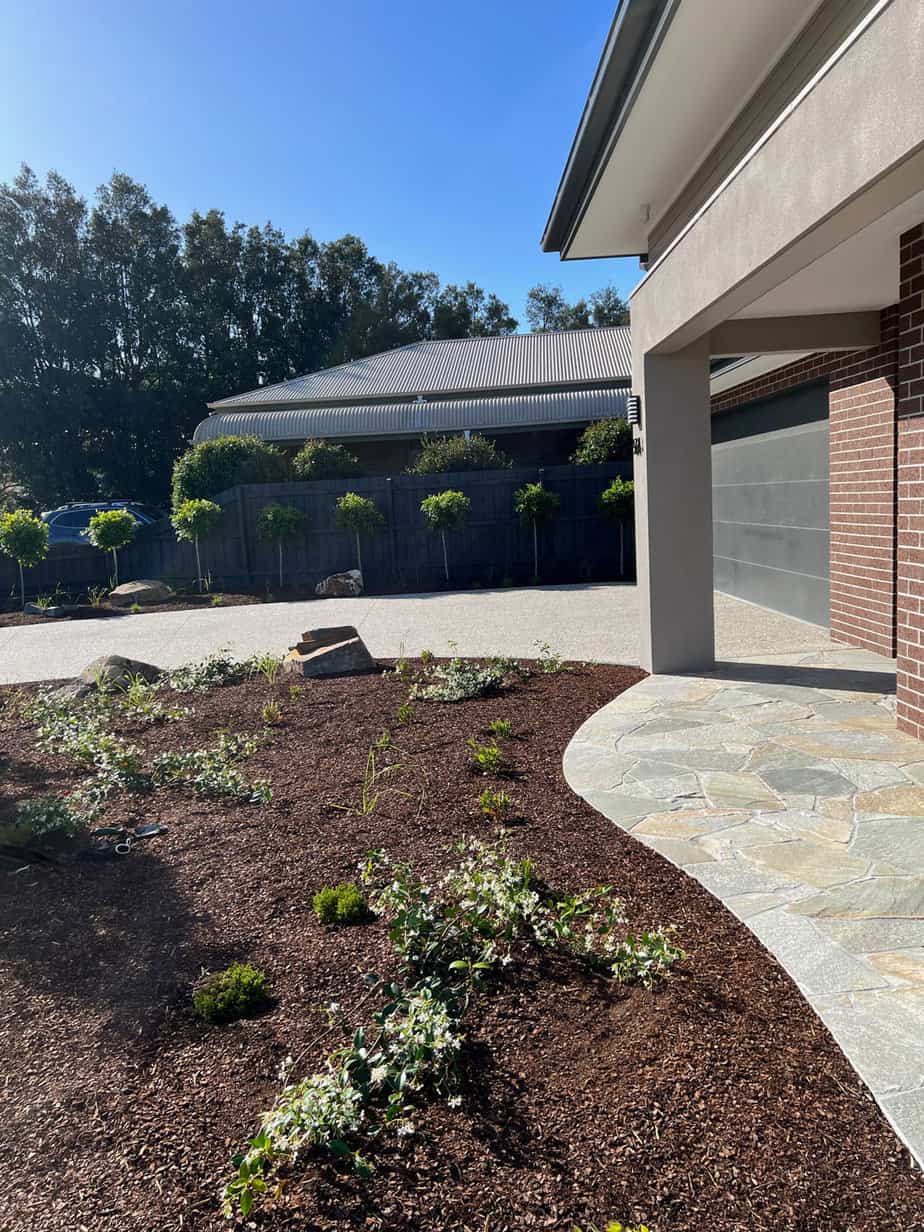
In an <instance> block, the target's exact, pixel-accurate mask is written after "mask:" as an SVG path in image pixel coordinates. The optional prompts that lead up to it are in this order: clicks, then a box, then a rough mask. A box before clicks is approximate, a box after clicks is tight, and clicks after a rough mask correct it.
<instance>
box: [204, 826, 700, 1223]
mask: <svg viewBox="0 0 924 1232" xmlns="http://www.w3.org/2000/svg"><path fill="white" fill-rule="evenodd" d="M458 851H459V854H460V855H461V857H462V859H461V860H460V862H459V863H458V865H457V866H456V867H455V868H453V869H452V870H451V871H450V872H449V873H447V874H446V876H445V877H444V878H443V879H442V880H441V881H440V882H439V884H438V885H437V886H436V887H433V886H430V885H428V884H427V883H426V882H425V881H423V880H422V879H421V878H420V877H419V876H417V874H416V873H415V872H414V870H413V869H412V868H411V867H410V865H408V864H403V863H392V862H391V861H390V860H389V859H388V858H387V857H386V856H385V855H384V854H383V853H382V852H374V853H372V854H371V855H370V856H369V857H367V859H366V861H365V862H364V863H363V865H362V866H361V868H360V875H361V878H362V881H363V884H364V885H365V886H366V887H367V890H368V894H369V902H370V905H371V906H372V908H373V909H374V910H375V911H377V912H379V913H381V914H382V915H384V916H385V917H386V918H387V919H388V924H389V936H390V938H391V941H392V944H393V945H394V948H395V951H396V953H397V955H398V958H399V975H398V980H397V982H396V983H390V984H385V983H383V982H382V981H380V980H379V977H378V976H376V975H370V976H367V977H366V978H367V980H368V982H369V983H370V984H371V986H372V991H380V992H381V993H382V994H383V995H384V996H385V997H386V1004H385V1005H384V1006H383V1007H382V1009H380V1011H379V1012H378V1013H377V1014H374V1015H373V1019H372V1026H371V1027H370V1028H368V1029H367V1028H365V1027H359V1028H357V1029H356V1030H355V1031H354V1032H353V1034H352V1038H351V1041H350V1043H349V1044H348V1045H346V1046H345V1047H343V1048H341V1049H338V1050H337V1051H335V1052H333V1053H331V1054H330V1056H329V1057H328V1059H327V1062H326V1064H325V1067H324V1069H323V1070H321V1071H320V1072H319V1073H316V1074H313V1075H311V1076H310V1077H308V1078H304V1079H302V1080H301V1081H298V1082H295V1083H290V1082H289V1081H288V1076H289V1070H288V1068H286V1070H285V1073H284V1075H283V1081H284V1084H285V1085H284V1086H283V1089H282V1091H281V1092H280V1095H279V1097H278V1099H277V1100H276V1102H275V1104H274V1105H273V1107H272V1108H271V1109H270V1110H269V1112H266V1113H264V1115H263V1117H262V1119H261V1124H260V1131H259V1133H258V1134H257V1136H256V1137H255V1138H254V1139H253V1140H252V1141H251V1142H250V1143H249V1145H248V1148H247V1150H246V1151H245V1152H243V1153H242V1154H240V1155H238V1156H235V1158H234V1165H235V1168H236V1173H235V1175H234V1177H233V1178H232V1179H231V1180H230V1181H229V1183H228V1185H227V1186H226V1188H225V1191H224V1204H225V1210H226V1212H227V1213H228V1214H229V1215H230V1214H233V1212H234V1210H235V1209H238V1210H240V1212H241V1214H242V1215H243V1216H244V1217H245V1218H246V1216H247V1215H248V1214H249V1213H250V1211H251V1210H252V1209H253V1206H254V1203H255V1202H256V1201H257V1200H258V1199H259V1198H260V1197H262V1196H264V1195H266V1194H267V1193H268V1191H269V1186H270V1183H271V1179H272V1177H273V1174H274V1173H275V1172H276V1170H277V1169H278V1168H279V1167H280V1166H281V1165H283V1164H287V1165H291V1164H292V1163H293V1162H294V1161H295V1160H296V1158H297V1157H298V1155H299V1154H300V1153H302V1152H304V1151H305V1150H308V1149H311V1148H318V1147H323V1148H326V1149H327V1150H329V1151H331V1152H332V1153H333V1154H334V1155H337V1156H344V1157H351V1158H352V1159H353V1164H354V1168H355V1169H356V1170H357V1171H358V1172H359V1173H360V1174H366V1173H368V1171H369V1165H368V1163H366V1161H365V1160H364V1159H363V1158H362V1156H361V1155H360V1154H359V1153H358V1151H357V1150H356V1149H355V1148H354V1147H353V1146H352V1145H351V1144H350V1141H349V1139H350V1138H351V1137H352V1138H355V1137H357V1136H362V1137H364V1138H367V1139H368V1138H373V1137H374V1136H375V1135H376V1134H379V1133H381V1132H382V1131H383V1130H385V1129H386V1128H393V1129H394V1130H395V1131H396V1132H397V1133H398V1134H408V1133H413V1132H414V1119H413V1117H414V1112H415V1108H416V1106H417V1104H418V1103H419V1101H420V1100H421V1099H424V1098H428V1097H431V1098H432V1097H433V1096H441V1097H443V1098H446V1099H447V1100H448V1101H449V1102H450V1103H451V1104H453V1105H455V1104H458V1103H459V1102H460V1097H459V1096H458V1094H457V1092H456V1087H457V1077H458V1075H457V1070H458V1056H459V1051H460V1049H461V1047H462V1043H463V1041H464V1035H463V1033H462V1027H461V1024H462V1019H463V1016H464V1014H465V1010H466V1008H467V1006H468V1003H469V1000H470V998H471V996H472V994H473V993H474V992H475V991H476V990H478V989H480V988H482V987H484V986H485V983H486V980H487V978H488V976H489V974H490V972H491V971H492V970H493V969H494V968H495V967H497V966H498V965H500V966H506V965H507V964H509V963H510V962H511V961H512V951H513V948H514V946H515V945H516V944H518V943H519V944H538V945H540V946H556V947H559V948H561V949H564V950H566V951H567V952H569V953H571V954H573V955H575V956H576V957H578V958H580V959H581V960H582V961H585V962H587V963H589V964H590V965H592V966H593V967H594V968H596V969H598V970H606V971H609V973H610V974H611V975H612V976H613V978H614V979H617V980H619V981H621V982H622V981H625V980H627V979H637V980H638V981H639V982H641V983H643V984H645V985H646V986H649V987H650V985H651V983H653V982H654V980H655V979H657V978H661V977H663V976H665V975H667V973H668V971H669V970H670V967H671V965H672V964H673V963H674V962H676V961H677V960H678V959H680V958H682V957H683V952H682V951H681V950H680V949H679V947H676V946H673V945H667V946H659V945H658V943H657V940H656V939H657V938H658V937H666V934H662V933H657V934H643V935H642V946H647V947H648V948H647V949H646V950H644V952H642V948H641V947H640V943H639V942H636V941H635V940H634V939H633V938H631V937H629V938H627V939H625V940H619V939H618V938H617V936H616V931H617V929H618V928H619V927H620V926H622V925H624V923H625V916H624V912H623V907H622V903H621V902H620V901H619V899H618V898H615V897H614V896H613V895H612V893H611V891H610V889H609V887H607V886H599V887H597V888H596V889H593V890H589V891H585V892H584V893H581V894H575V895H569V896H556V895H554V894H552V893H551V892H550V891H549V890H548V889H547V888H546V887H544V886H543V885H542V884H541V883H540V882H539V881H538V879H537V877H536V873H535V868H534V866H533V863H532V861H531V860H530V859H528V858H525V859H520V860H517V859H513V858H512V857H511V855H510V853H509V850H508V840H507V838H506V837H505V836H501V838H500V839H499V840H498V841H497V842H495V843H491V844H485V843H481V842H476V841H463V842H462V843H461V844H460V845H459V848H458ZM633 964H634V965H633ZM367 995H368V994H367ZM340 1012H341V1011H340V1006H339V1005H332V1006H329V1007H328V1014H329V1023H330V1025H331V1026H334V1025H335V1024H336V1022H337V1019H338V1015H339V1014H340Z"/></svg>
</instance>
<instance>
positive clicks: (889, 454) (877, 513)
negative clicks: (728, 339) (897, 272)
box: [828, 305, 899, 658]
mask: <svg viewBox="0 0 924 1232" xmlns="http://www.w3.org/2000/svg"><path fill="white" fill-rule="evenodd" d="M898 317H899V312H898V306H897V305H896V306H894V307H891V308H886V309H884V310H883V312H882V317H881V327H880V328H881V334H882V342H881V344H880V346H878V347H877V348H876V349H875V350H873V351H859V352H853V353H850V354H847V355H843V356H841V357H839V358H838V362H837V363H836V365H832V370H831V373H830V390H829V398H828V408H829V415H830V433H831V489H830V492H831V495H830V505H831V635H832V637H835V638H837V639H838V640H839V641H842V642H847V643H848V644H849V645H851V646H861V647H863V648H864V649H866V650H872V651H874V652H875V653H876V654H882V655H886V656H888V657H889V658H892V656H893V655H894V654H895V409H896V389H897V353H896V343H897V337H898V324H899V322H898Z"/></svg>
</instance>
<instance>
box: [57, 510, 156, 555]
mask: <svg viewBox="0 0 924 1232" xmlns="http://www.w3.org/2000/svg"><path fill="white" fill-rule="evenodd" d="M107 509H127V510H128V512H129V513H130V514H131V515H132V517H133V518H134V519H135V521H136V522H137V523H138V525H139V526H150V525H151V524H152V523H153V522H158V521H160V519H161V518H163V517H165V516H166V515H165V514H164V513H163V512H162V511H161V510H160V509H155V508H154V506H153V505H144V504H142V503H141V502H139V501H86V502H81V503H76V504H70V505H61V506H59V507H58V508H57V509H48V510H46V511H45V513H43V514H42V521H43V522H47V523H48V542H49V543H50V544H56V543H69V544H71V545H72V546H77V547H89V546H91V545H90V541H89V539H88V538H87V537H86V535H85V534H84V533H83V532H84V531H85V530H86V529H87V527H88V526H89V525H90V519H91V518H92V517H93V515H94V514H95V513H102V512H104V511H105V510H107Z"/></svg>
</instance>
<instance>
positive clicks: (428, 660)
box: [420, 650, 434, 668]
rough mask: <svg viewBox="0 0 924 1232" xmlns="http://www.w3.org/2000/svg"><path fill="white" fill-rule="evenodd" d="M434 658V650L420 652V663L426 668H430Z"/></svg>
mask: <svg viewBox="0 0 924 1232" xmlns="http://www.w3.org/2000/svg"><path fill="white" fill-rule="evenodd" d="M433 658H434V656H433V651H432V650H422V651H421V652H420V661H421V663H422V664H423V665H424V667H425V668H428V667H430V666H431V665H432V663H433Z"/></svg>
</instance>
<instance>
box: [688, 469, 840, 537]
mask: <svg viewBox="0 0 924 1232" xmlns="http://www.w3.org/2000/svg"><path fill="white" fill-rule="evenodd" d="M712 495H713V514H714V517H715V520H716V521H717V522H744V523H753V522H758V523H760V524H762V525H765V526H806V527H809V528H810V529H813V530H825V531H826V530H827V529H828V484H827V481H826V480H821V479H815V480H805V481H797V482H794V483H787V482H785V481H781V482H779V483H774V484H751V483H747V484H729V485H727V486H726V487H716V488H715V489H714V490H713V494H712Z"/></svg>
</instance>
